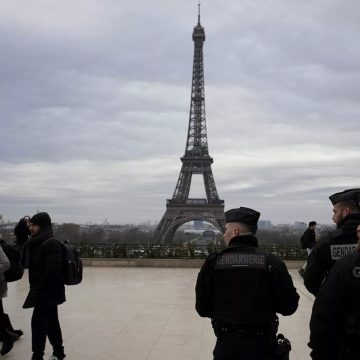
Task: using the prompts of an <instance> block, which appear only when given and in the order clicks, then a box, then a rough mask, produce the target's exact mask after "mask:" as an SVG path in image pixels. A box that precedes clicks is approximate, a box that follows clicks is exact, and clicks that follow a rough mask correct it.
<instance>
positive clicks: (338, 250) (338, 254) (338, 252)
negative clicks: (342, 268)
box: [330, 244, 356, 260]
mask: <svg viewBox="0 0 360 360" xmlns="http://www.w3.org/2000/svg"><path fill="white" fill-rule="evenodd" d="M355 249H356V244H342V245H330V252H331V259H332V260H339V259H340V258H342V257H343V256H345V255H349V254H353V253H354V252H355Z"/></svg>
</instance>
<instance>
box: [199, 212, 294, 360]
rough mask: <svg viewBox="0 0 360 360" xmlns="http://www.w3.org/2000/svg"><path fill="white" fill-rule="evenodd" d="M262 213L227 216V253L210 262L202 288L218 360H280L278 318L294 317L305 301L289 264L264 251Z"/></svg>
mask: <svg viewBox="0 0 360 360" xmlns="http://www.w3.org/2000/svg"><path fill="white" fill-rule="evenodd" d="M259 217H260V213H259V212H257V211H255V210H252V209H249V208H246V207H240V208H239V209H233V210H229V211H227V212H226V213H225V219H226V226H225V234H224V241H225V243H226V245H227V248H226V249H225V250H223V251H221V252H220V253H213V254H211V255H209V256H208V258H207V259H206V261H205V263H204V265H203V266H202V268H201V270H200V272H199V274H198V278H197V283H196V310H197V312H198V313H199V315H200V316H202V317H209V318H211V319H212V324H213V327H214V331H215V335H216V336H217V342H216V346H215V349H214V359H215V360H233V359H243V358H244V359H245V358H246V359H248V360H250V359H254V360H255V359H256V360H265V359H267V360H270V359H275V343H276V340H275V339H276V331H277V324H278V318H277V315H276V313H280V314H282V315H291V314H293V313H294V312H295V311H296V309H297V307H298V300H299V295H298V294H297V292H296V289H295V288H294V285H293V282H292V279H291V277H290V275H289V273H288V271H287V269H286V266H285V264H284V262H283V261H282V260H281V259H280V258H278V257H276V256H274V255H270V254H266V253H265V252H263V251H261V250H260V249H259V248H258V241H257V239H256V237H255V236H254V235H255V233H256V231H257V222H258V219H259Z"/></svg>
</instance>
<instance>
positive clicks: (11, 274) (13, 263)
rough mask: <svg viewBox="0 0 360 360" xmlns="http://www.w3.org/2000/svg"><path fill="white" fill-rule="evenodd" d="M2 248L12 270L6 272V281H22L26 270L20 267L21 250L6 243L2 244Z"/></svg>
mask: <svg viewBox="0 0 360 360" xmlns="http://www.w3.org/2000/svg"><path fill="white" fill-rule="evenodd" d="M1 246H2V248H3V250H4V253H5V255H6V257H7V258H8V259H9V262H10V268H9V269H7V270H6V271H5V272H4V276H5V281H6V282H12V281H17V280H20V279H21V278H22V277H23V275H24V269H23V267H22V266H21V265H20V259H21V253H20V250H19V249H18V248H17V247H15V246H12V245H9V244H6V243H2V244H1Z"/></svg>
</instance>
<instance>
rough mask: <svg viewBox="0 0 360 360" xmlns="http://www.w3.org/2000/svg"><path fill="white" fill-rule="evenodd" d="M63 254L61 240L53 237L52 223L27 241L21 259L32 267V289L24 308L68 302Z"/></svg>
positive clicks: (24, 264) (25, 266) (30, 269)
mask: <svg viewBox="0 0 360 360" xmlns="http://www.w3.org/2000/svg"><path fill="white" fill-rule="evenodd" d="M62 262H63V257H62V249H61V245H60V244H59V242H58V241H57V240H56V239H54V238H53V231H52V228H51V226H48V227H45V228H41V229H40V232H39V233H38V234H37V235H35V236H31V237H30V238H29V240H28V241H27V242H26V244H25V246H24V249H23V256H22V259H21V264H22V266H23V267H24V268H25V269H26V268H27V269H29V283H30V291H29V294H28V296H27V298H26V300H25V303H24V305H23V307H24V308H31V307H39V306H53V305H59V304H62V303H63V302H65V286H64V280H63V263H62Z"/></svg>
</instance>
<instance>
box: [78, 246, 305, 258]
mask: <svg viewBox="0 0 360 360" xmlns="http://www.w3.org/2000/svg"><path fill="white" fill-rule="evenodd" d="M76 246H77V248H78V250H79V252H80V256H81V257H83V258H139V259H204V258H206V257H207V256H208V255H209V254H210V253H212V252H214V251H219V250H221V249H223V247H220V246H215V245H170V244H149V245H147V244H77V245H76ZM260 248H261V249H263V250H264V251H266V252H267V253H269V254H274V255H278V256H280V258H282V259H283V260H305V259H306V257H307V254H306V251H305V250H303V249H300V248H299V247H298V246H283V245H266V246H260Z"/></svg>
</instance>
